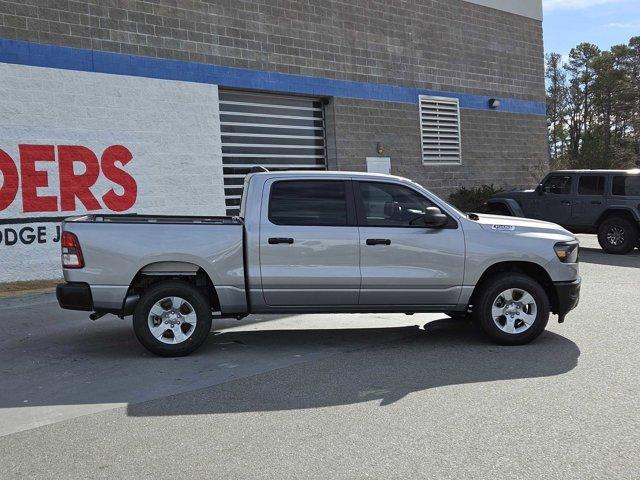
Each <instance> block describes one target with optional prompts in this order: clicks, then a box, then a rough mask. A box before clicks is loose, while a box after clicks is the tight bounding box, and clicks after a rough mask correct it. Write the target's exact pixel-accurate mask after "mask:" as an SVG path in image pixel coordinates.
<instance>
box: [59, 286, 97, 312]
mask: <svg viewBox="0 0 640 480" xmlns="http://www.w3.org/2000/svg"><path fill="white" fill-rule="evenodd" d="M56 298H57V299H58V304H59V305H60V306H61V307H62V308H64V309H67V310H82V311H86V312H90V311H93V299H92V298H91V289H90V288H89V285H88V284H86V283H79V282H69V283H60V284H58V285H57V286H56Z"/></svg>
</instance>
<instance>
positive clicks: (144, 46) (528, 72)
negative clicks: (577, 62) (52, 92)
mask: <svg viewBox="0 0 640 480" xmlns="http://www.w3.org/2000/svg"><path fill="white" fill-rule="evenodd" d="M0 38H10V39H18V40H27V41H32V42H37V43H46V44H53V45H63V46H69V47H78V48H87V49H96V50H104V51H110V52H118V53H129V54H134V55H144V56H150V57H157V58H171V59H178V60H187V61H193V62H202V63H210V64H216V65H227V66H232V67H245V68H252V69H257V70H266V71H277V72H284V73H293V74H303V75H312V76H320V77H325V78H336V79H347V80H356V81H362V82H372V83H387V84H398V85H405V86H417V87H422V88H433V89H442V90H453V91H462V92H469V93H479V94H487V95H502V96H509V97H514V98H522V99H527V100H543V99H544V81H543V68H544V66H543V44H542V25H541V22H540V20H538V19H535V18H528V17H525V16H521V15H515V14H513V13H508V12H505V11H501V10H497V9H493V8H488V7H485V6H481V5H477V4H474V3H470V2H466V1H462V0H353V1H342V0H328V1H322V2H318V1H316V0H278V1H277V2H276V1H272V0H222V1H216V2H208V1H201V0H190V1H188V2H175V1H169V0H160V1H155V2H149V1H141V0H119V1H117V2H116V1H112V2H102V1H97V0H89V1H79V0H46V1H33V0H32V1H27V2H24V1H22V0H0Z"/></svg>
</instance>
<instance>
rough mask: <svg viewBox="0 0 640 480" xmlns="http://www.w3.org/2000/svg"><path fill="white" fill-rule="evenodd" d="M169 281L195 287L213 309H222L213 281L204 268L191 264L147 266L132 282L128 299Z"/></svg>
mask: <svg viewBox="0 0 640 480" xmlns="http://www.w3.org/2000/svg"><path fill="white" fill-rule="evenodd" d="M167 280H180V281H183V282H185V283H189V284H191V285H193V286H194V287H196V288H197V289H198V290H199V291H200V292H202V293H203V294H204V295H205V296H206V298H207V299H208V300H209V303H210V305H211V307H212V308H214V309H216V310H219V309H220V300H219V298H218V293H217V291H216V287H215V284H214V283H213V280H212V279H211V277H210V276H209V274H208V273H207V272H206V271H205V270H204V269H203V268H202V267H200V266H199V265H196V264H195V263H191V262H182V261H178V262H175V261H160V262H152V263H149V264H147V265H145V266H144V267H142V268H141V269H139V270H138V272H137V273H136V274H135V276H134V277H133V279H132V280H131V283H130V284H129V289H128V291H127V297H131V296H135V295H140V296H141V295H142V294H143V293H144V292H145V291H146V290H148V289H149V287H151V286H153V285H156V284H158V283H160V282H164V281H167ZM129 308H130V307H129ZM129 308H127V310H128V309H129Z"/></svg>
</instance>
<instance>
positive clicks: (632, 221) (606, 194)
mask: <svg viewBox="0 0 640 480" xmlns="http://www.w3.org/2000/svg"><path fill="white" fill-rule="evenodd" d="M487 208H488V210H489V212H490V213H495V214H498V215H511V216H516V217H529V218H538V219H540V220H546V221H549V222H553V223H557V224H559V225H562V226H563V227H564V228H566V229H567V230H569V231H571V232H573V233H597V234H598V242H599V243H600V246H601V247H602V248H603V249H604V251H605V252H608V253H617V254H625V253H628V252H630V251H631V250H633V248H634V247H636V246H638V238H639V231H640V229H639V225H640V170H559V171H555V172H551V173H549V174H548V175H547V176H546V177H545V178H544V180H542V182H541V183H540V184H539V185H538V186H537V187H536V189H535V190H524V191H513V192H505V193H500V194H497V195H494V196H493V197H491V198H490V199H489V201H488V202H487Z"/></svg>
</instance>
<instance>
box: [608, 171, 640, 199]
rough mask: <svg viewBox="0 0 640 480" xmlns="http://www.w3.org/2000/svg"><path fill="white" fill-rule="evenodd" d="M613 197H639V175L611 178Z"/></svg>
mask: <svg viewBox="0 0 640 480" xmlns="http://www.w3.org/2000/svg"><path fill="white" fill-rule="evenodd" d="M611 193H612V194H613V195H621V196H628V197H640V175H620V176H616V177H613V186H612V188H611Z"/></svg>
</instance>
